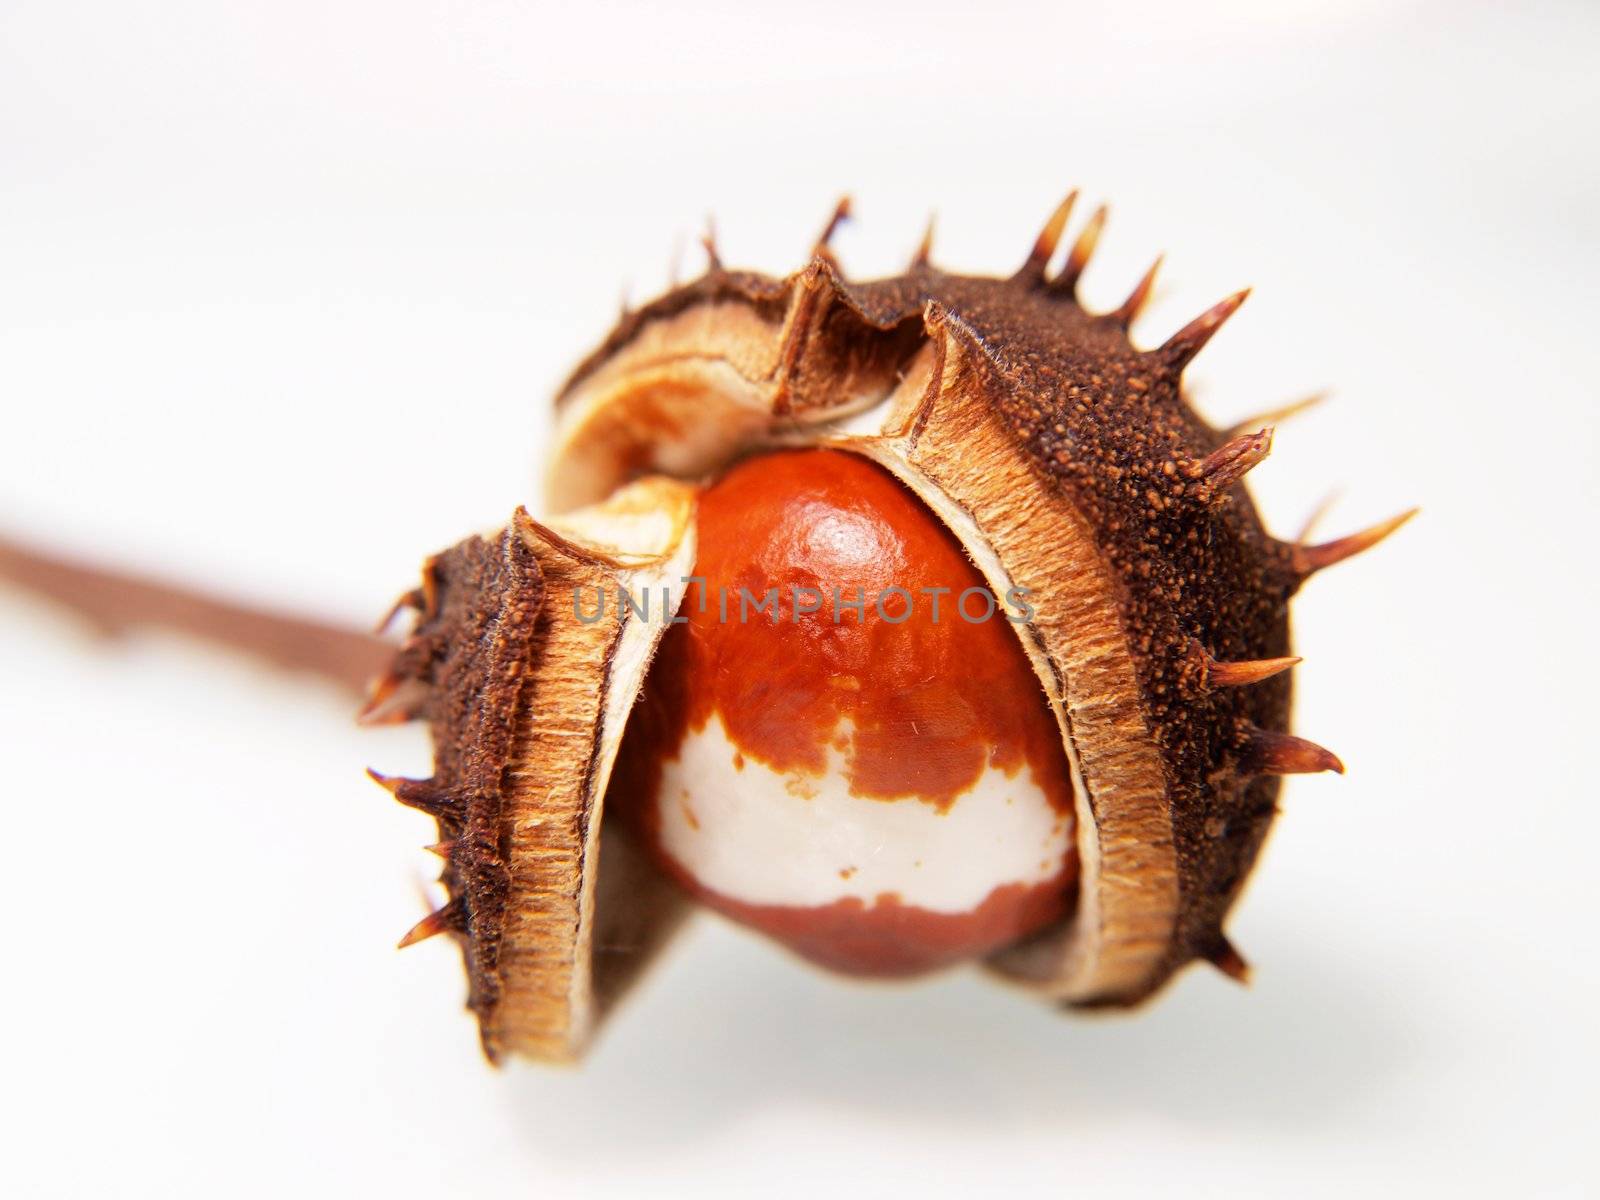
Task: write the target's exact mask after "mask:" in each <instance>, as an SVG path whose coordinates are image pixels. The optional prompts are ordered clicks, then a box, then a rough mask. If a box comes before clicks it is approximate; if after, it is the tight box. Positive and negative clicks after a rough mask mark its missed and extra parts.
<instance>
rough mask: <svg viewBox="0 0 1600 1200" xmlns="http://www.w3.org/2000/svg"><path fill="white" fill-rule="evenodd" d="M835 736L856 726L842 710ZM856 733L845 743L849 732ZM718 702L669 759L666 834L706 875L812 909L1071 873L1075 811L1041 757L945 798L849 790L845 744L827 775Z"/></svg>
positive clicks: (946, 900) (756, 896)
mask: <svg viewBox="0 0 1600 1200" xmlns="http://www.w3.org/2000/svg"><path fill="white" fill-rule="evenodd" d="M834 733H835V736H836V737H839V738H844V739H849V738H852V737H853V736H854V725H853V724H852V723H851V722H850V721H848V720H846V721H842V722H841V723H840V725H839V727H838V728H837V729H836V730H835V731H834ZM847 744H848V743H847ZM736 754H738V747H737V746H735V745H734V743H733V740H732V739H731V738H730V737H729V736H728V730H727V726H725V725H724V724H723V723H722V717H721V716H720V714H717V713H713V714H712V715H711V719H710V720H709V721H708V722H707V723H706V725H705V727H704V728H703V729H695V730H691V731H690V732H689V733H688V734H687V736H685V737H684V739H683V745H682V746H681V747H680V748H679V750H678V755H677V757H676V758H672V759H668V760H667V761H666V762H665V763H663V764H662V768H661V786H660V789H659V791H658V792H657V794H656V797H655V800H656V812H657V813H658V814H659V817H660V821H661V825H660V829H661V834H660V837H661V845H662V846H663V847H664V848H665V849H666V851H667V853H668V854H670V855H671V856H672V857H673V859H674V860H675V861H676V862H677V863H678V864H679V865H680V866H682V867H683V868H684V870H686V871H687V872H688V873H689V874H690V875H691V876H693V877H694V878H695V879H696V880H698V881H699V882H700V884H701V885H702V886H704V887H708V888H710V889H711V890H712V891H714V892H717V893H718V894H720V895H723V896H727V897H729V898H730V899H734V900H742V901H744V902H745V903H746V904H788V905H796V906H799V907H802V908H813V907H819V906H822V905H827V904H833V903H834V902H836V901H838V900H844V899H847V898H850V897H854V898H856V899H859V900H862V901H865V902H866V903H867V904H868V905H869V906H870V905H871V904H872V903H873V902H874V901H875V900H877V898H878V897H879V896H881V895H883V894H885V893H893V894H894V895H896V896H898V897H899V899H900V901H901V902H902V903H904V904H908V905H911V906H913V907H915V908H925V909H929V910H931V911H933V912H942V913H964V912H971V911H972V910H973V909H975V908H977V907H978V905H980V904H982V903H983V902H984V900H985V899H987V898H988V896H989V895H990V894H991V893H992V892H993V891H994V890H995V889H996V888H1000V887H1005V886H1006V885H1007V884H1013V883H1021V884H1026V885H1032V884H1037V883H1044V882H1045V881H1046V880H1048V879H1053V878H1054V877H1056V876H1057V875H1059V874H1060V873H1061V864H1062V860H1063V859H1064V858H1065V857H1066V853H1067V847H1068V844H1069V843H1070V841H1071V831H1072V821H1071V820H1070V819H1069V818H1067V817H1066V816H1064V815H1063V814H1061V813H1059V812H1057V811H1056V810H1055V809H1054V808H1053V807H1051V804H1050V800H1049V798H1048V797H1046V796H1045V794H1044V789H1043V788H1041V787H1040V786H1039V785H1038V783H1037V782H1036V781H1035V778H1034V775H1033V771H1032V769H1031V768H1028V767H1023V768H1022V769H1020V770H1018V771H1017V772H1016V773H1015V774H1011V775H1008V774H1006V772H1004V771H1001V770H998V769H996V768H995V767H985V768H984V769H983V772H982V774H980V775H979V776H978V778H977V781H976V782H974V783H973V785H972V786H971V787H970V788H969V789H967V790H966V791H965V792H962V793H961V795H959V796H957V797H956V798H955V799H954V800H953V801H952V802H951V803H950V806H949V807H948V809H946V810H943V811H941V810H940V809H938V808H935V807H934V806H933V805H931V804H928V803H925V802H924V801H921V800H918V799H916V798H914V797H908V798H905V799H901V800H894V801H886V800H877V799H872V798H868V797H862V796H853V795H851V794H850V777H849V775H848V773H847V759H846V754H845V752H844V751H841V750H840V749H838V748H837V747H836V746H832V745H830V746H829V748H828V752H827V755H828V762H827V766H826V768H825V769H824V770H823V771H822V772H821V773H820V774H814V773H811V772H806V771H775V770H773V769H772V768H771V767H769V766H767V765H766V764H765V763H762V762H758V761H756V760H754V759H751V758H744V760H743V766H742V767H736V766H734V757H735V755H736Z"/></svg>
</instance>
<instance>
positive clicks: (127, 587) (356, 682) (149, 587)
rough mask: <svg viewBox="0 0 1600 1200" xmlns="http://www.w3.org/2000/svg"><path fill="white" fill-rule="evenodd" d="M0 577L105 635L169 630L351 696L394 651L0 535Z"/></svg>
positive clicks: (356, 635) (334, 629) (353, 634)
mask: <svg viewBox="0 0 1600 1200" xmlns="http://www.w3.org/2000/svg"><path fill="white" fill-rule="evenodd" d="M0 580H5V581H8V582H10V583H13V584H15V585H17V586H18V587H21V588H23V589H25V590H27V591H30V592H35V593H37V594H39V595H41V596H45V597H48V598H49V599H51V600H53V601H55V602H56V603H58V604H61V605H63V606H64V607H66V608H68V609H71V610H72V611H74V612H76V613H77V614H78V615H79V616H81V617H83V618H85V619H86V620H88V621H89V622H90V623H91V624H93V625H94V627H95V628H96V629H97V630H98V631H99V632H100V633H101V634H103V635H104V636H107V637H119V636H121V635H123V634H125V633H127V632H128V631H129V630H130V629H134V628H137V627H140V626H156V627H158V628H162V629H171V630H176V631H177V632H179V633H184V634H188V635H190V636H191V637H197V638H202V639H204V640H206V641H209V642H213V643H215V644H217V645H220V646H225V647H227V648H228V649H230V650H240V651H243V652H245V653H247V654H252V655H255V656H256V657H258V658H263V659H266V660H267V661H268V662H271V663H273V664H274V665H276V666H280V667H286V668H289V669H291V670H301V671H310V672H312V673H314V674H316V675H320V676H322V677H323V678H324V679H330V680H332V681H333V682H335V683H338V684H342V685H343V686H344V687H346V688H347V689H349V690H351V691H352V692H355V693H357V694H360V693H363V692H364V691H365V690H366V687H367V684H368V683H369V682H370V681H371V679H372V678H373V677H374V676H376V675H378V674H379V673H381V672H382V671H383V669H384V668H385V667H386V666H387V664H388V662H389V660H390V658H391V657H393V655H394V647H393V645H392V644H391V643H390V642H387V641H385V640H384V639H383V638H380V637H377V636H375V635H373V634H371V633H367V632H365V631H363V630H358V629H348V628H344V627H341V626H337V625H328V624H324V623H323V622H321V621H317V620H312V619H308V618H305V617H297V616H292V615H290V614H287V613H278V612H271V611H269V610H266V609H260V608H253V607H249V606H246V605H241V604H234V603H231V602H229V601H227V600H222V599H219V598H215V597H211V596H206V595H203V594H202V593H200V592H195V591H190V590H188V589H187V588H182V587H173V586H169V585H167V584H164V583H159V582H157V581H154V580H148V579H141V578H138V577H136V576H133V575H123V574H120V573H118V572H115V571H106V570H101V569H100V568H98V567H91V566H86V565H80V564H77V563H73V562H69V561H67V560H65V559H60V558H55V557H53V556H51V555H48V554H43V553H41V552H39V551H37V550H34V549H31V548H29V547H27V546H23V545H21V544H19V543H17V542H13V541H11V540H9V539H7V538H4V537H0Z"/></svg>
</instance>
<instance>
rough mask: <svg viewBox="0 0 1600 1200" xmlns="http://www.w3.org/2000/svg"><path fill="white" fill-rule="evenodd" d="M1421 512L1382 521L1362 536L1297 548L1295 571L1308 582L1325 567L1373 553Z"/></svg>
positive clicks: (1411, 511)
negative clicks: (1356, 556)
mask: <svg viewBox="0 0 1600 1200" xmlns="http://www.w3.org/2000/svg"><path fill="white" fill-rule="evenodd" d="M1420 511H1422V510H1421V509H1417V508H1408V509H1406V511H1405V512H1403V513H1400V514H1399V515H1398V516H1393V517H1390V518H1389V519H1388V520H1387V521H1379V522H1378V523H1377V524H1376V525H1372V526H1369V527H1368V528H1366V529H1363V530H1361V531H1360V532H1359V533H1352V534H1349V535H1348V536H1346V537H1342V538H1336V539H1335V540H1333V541H1331V542H1322V543H1321V544H1319V545H1315V546H1295V547H1294V549H1293V551H1292V557H1293V561H1294V569H1295V572H1296V573H1297V574H1298V575H1299V576H1300V577H1301V578H1302V579H1304V578H1305V577H1306V576H1308V575H1313V574H1315V573H1316V572H1318V571H1320V570H1322V569H1323V568H1324V567H1331V566H1333V565H1334V564H1335V563H1340V562H1343V561H1344V560H1345V559H1347V558H1352V557H1354V556H1355V555H1357V554H1360V553H1361V552H1362V551H1363V550H1370V549H1372V547H1374V546H1376V545H1377V544H1378V543H1379V542H1381V541H1383V539H1384V538H1386V537H1388V536H1389V535H1390V534H1391V533H1393V532H1394V531H1395V530H1397V529H1399V528H1400V526H1402V525H1404V524H1405V523H1406V522H1407V521H1409V520H1411V518H1412V517H1414V516H1416V515H1417V513H1419V512H1420Z"/></svg>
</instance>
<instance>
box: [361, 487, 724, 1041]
mask: <svg viewBox="0 0 1600 1200" xmlns="http://www.w3.org/2000/svg"><path fill="white" fill-rule="evenodd" d="M693 564H694V529H693V490H692V489H691V488H689V487H687V486H685V485H683V484H680V483H676V482H674V481H671V480H667V479H660V478H653V479H645V480H640V481H638V482H635V483H633V484H631V485H629V486H628V487H626V488H623V489H621V490H620V491H618V492H616V493H615V494H614V495H612V496H611V497H610V498H609V499H608V500H607V501H606V502H605V503H603V504H600V505H596V506H593V507H590V508H586V509H582V510H579V511H576V512H573V513H570V514H568V515H566V516H564V517H562V518H559V519H557V520H554V521H552V522H551V523H550V524H548V525H541V524H538V523H536V522H534V521H533V520H532V519H530V518H529V517H528V515H527V514H526V513H525V512H523V511H522V510H520V509H519V510H518V512H517V514H516V515H515V516H514V517H513V519H512V521H511V523H510V524H509V525H508V526H507V527H506V528H505V530H503V531H501V532H500V533H498V534H496V535H495V536H493V537H492V538H469V539H467V540H466V541H465V542H463V543H461V544H460V545H458V546H456V547H454V548H452V549H451V550H448V551H445V552H444V553H443V554H441V555H439V556H437V557H436V558H434V559H432V560H430V562H429V563H428V565H427V567H426V568H425V573H424V582H423V586H422V587H421V588H420V589H418V591H417V592H415V593H413V594H412V595H411V596H410V597H409V598H408V600H409V601H410V603H412V604H413V605H414V606H415V607H417V608H418V609H419V612H420V616H419V619H418V622H417V627H416V629H415V630H414V632H413V634H412V637H411V638H410V639H409V640H408V642H407V643H406V647H405V648H404V649H403V650H402V651H401V653H400V655H399V657H398V659H397V661H396V664H395V669H394V674H393V676H392V677H391V679H390V680H389V681H388V682H387V683H386V684H385V685H384V686H383V688H381V689H380V690H381V691H383V692H386V693H387V694H389V695H391V696H392V697H393V699H392V700H391V703H409V704H412V705H413V706H414V708H413V711H414V712H416V713H417V714H418V715H421V716H423V717H425V718H426V719H427V720H428V722H429V724H430V726H431V731H432V734H433V740H434V745H435V758H436V771H435V775H434V777H433V778H432V779H430V780H422V781H394V780H391V781H388V783H389V785H390V786H391V787H392V788H393V790H394V791H395V794H396V795H397V797H398V798H399V799H401V800H402V801H404V802H406V803H410V804H413V805H415V806H416V807H419V808H422V809H424V810H426V811H428V812H430V813H432V814H433V815H435V816H436V817H438V819H439V824H440V835H441V838H442V843H441V846H442V849H443V852H444V853H445V854H446V855H447V863H448V865H447V867H446V869H445V872H444V874H443V876H442V881H443V883H444V884H445V886H446V888H447V889H448V891H449V893H450V897H451V898H450V901H449V903H448V904H447V905H446V907H445V909H443V910H441V912H440V913H438V914H435V915H434V917H433V918H430V920H431V921H434V922H435V923H436V924H438V925H440V926H441V927H442V928H443V929H448V930H449V931H450V932H453V933H454V934H456V935H457V936H458V938H459V939H460V941H461V943H462V946H463V951H464V954H465V957H466V963H467V969H468V975H469V977H470V980H471V989H470V994H469V1006H470V1007H471V1008H472V1009H473V1011H474V1012H475V1013H476V1014H477V1016H478V1018H479V1022H480V1027H481V1031H482V1038H483V1045H484V1049H485V1051H486V1053H487V1054H488V1055H489V1057H490V1058H491V1059H498V1058H499V1057H500V1056H502V1055H503V1054H506V1053H517V1054H523V1055H526V1056H529V1057H533V1058H538V1059H544V1060H547V1061H560V1060H566V1059H571V1058H574V1057H576V1056H577V1055H579V1054H580V1053H581V1052H582V1050H583V1048H584V1047H585V1045H586V1044H587V1042H588V1040H589V1038H590V1037H591V1036H592V1034H593V1031H594V1029H595V1026H596V1024H597V1021H598V1019H599V1017H600V1016H601V1015H602V1014H603V1013H604V1012H605V1011H606V1009H608V1008H609V1006H610V1005H611V1004H612V1003H614V1002H615V1000H616V999H617V997H618V996H619V995H620V994H621V992H622V991H623V990H624V989H625V988H626V986H627V985H628V984H629V983H630V982H631V981H632V980H633V978H634V977H635V976H636V974H637V973H638V970H639V969H640V968H641V967H642V966H643V965H645V964H646V963H647V962H648V961H649V960H650V958H651V957H653V955H654V953H655V951H656V950H657V949H659V947H660V945H661V944H662V943H663V942H664V941H665V939H666V938H667V937H668V936H669V935H670V933H671V932H672V931H673V930H674V929H675V928H676V926H677V924H678V923H679V921H680V920H681V918H682V916H683V912H684V905H683V901H682V900H681V899H680V898H679V897H678V896H677V895H676V894H675V893H674V892H673V891H671V890H670V889H669V888H668V887H667V886H666V885H665V883H664V882H663V881H661V880H660V879H659V878H658V876H657V875H656V873H655V872H654V871H653V870H652V869H650V868H649V867H648V866H646V865H645V863H644V861H643V859H642V858H641V856H639V855H638V854H637V853H636V852H635V851H634V850H633V848H632V847H631V846H630V845H628V844H627V841H626V835H625V834H624V833H623V832H622V831H621V830H620V829H614V828H612V827H611V826H609V825H607V823H606V822H605V821H604V813H603V799H604V796H605V789H606V784H607V781H608V779H609V777H610V773H611V767H612V763H613V761H614V759H615V756H616V752H617V748H618V746H619V744H620V742H621V737H622V730H623V726H624V725H625V723H626V720H627V714H628V711H629V709H630V707H631V706H632V704H633V702H634V699H635V698H636V696H637V695H638V691H639V687H640V685H641V683H642V681H643V679H644V673H645V670H646V668H647V667H648V664H649V661H650V657H651V655H652V654H653V652H654V650H655V646H656V644H657V642H658V640H659V638H660V636H661V634H662V632H663V631H664V630H665V628H666V623H667V620H668V619H670V617H671V616H672V612H671V611H670V610H668V609H667V608H665V601H664V596H665V594H666V591H665V590H666V589H670V594H671V596H672V597H673V598H674V599H675V600H681V595H682V591H683V588H682V586H681V584H680V582H679V581H680V579H681V578H682V577H683V576H686V575H688V574H689V573H690V572H691V570H692V569H693ZM619 588H620V589H622V590H623V591H625V592H626V593H627V594H628V595H629V596H630V597H635V598H643V597H645V596H647V595H648V596H650V597H651V599H652V602H653V603H654V604H655V605H656V606H657V607H656V609H655V611H654V612H653V613H652V614H651V618H650V619H644V618H643V617H642V616H641V614H640V613H639V612H638V610H637V608H636V607H634V606H630V605H628V604H625V603H620V602H619ZM408 697H409V699H408ZM602 831H603V832H602ZM602 861H604V863H605V880H606V882H605V885H604V886H601V884H600V883H599V879H600V864H601V862H602ZM430 931H431V930H430Z"/></svg>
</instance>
